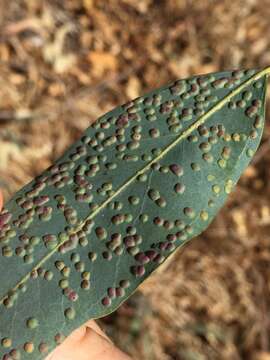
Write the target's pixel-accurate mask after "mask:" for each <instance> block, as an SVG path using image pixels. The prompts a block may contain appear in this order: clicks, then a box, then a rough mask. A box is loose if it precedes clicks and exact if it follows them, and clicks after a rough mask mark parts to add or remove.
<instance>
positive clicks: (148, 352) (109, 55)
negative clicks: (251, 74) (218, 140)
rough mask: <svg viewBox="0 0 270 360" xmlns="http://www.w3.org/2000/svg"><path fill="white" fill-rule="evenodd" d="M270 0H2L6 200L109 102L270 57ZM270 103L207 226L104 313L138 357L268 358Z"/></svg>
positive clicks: (0, 93) (0, 121)
mask: <svg viewBox="0 0 270 360" xmlns="http://www.w3.org/2000/svg"><path fill="white" fill-rule="evenodd" d="M269 5H270V1H269V0H243V1H241V0H235V1H233V2H232V1H231V0H223V1H220V0H217V1H215V0H200V1H198V0H139V1H135V0H119V1H117V0H99V1H95V0H76V1H75V0H61V1H60V0H50V1H48V0H47V1H41V0H28V1H26V0H25V1H22V0H16V1H6V0H0V187H1V188H2V190H3V192H4V195H5V199H6V200H8V199H9V198H10V197H11V196H12V195H13V194H14V193H15V192H16V190H18V189H19V188H21V186H22V185H23V184H25V183H27V182H28V181H30V180H31V179H32V178H33V177H34V176H36V175H38V174H39V173H40V172H41V171H42V170H44V169H45V168H47V167H48V166H49V165H50V164H51V163H52V162H53V161H54V160H56V159H57V158H58V157H59V156H60V155H61V154H62V153H63V152H64V151H65V149H66V148H67V146H68V145H69V144H71V143H72V142H74V141H75V140H76V139H78V137H79V136H80V134H81V133H82V132H83V131H84V129H85V128H87V127H88V126H89V124H90V123H91V122H93V121H94V120H95V119H96V118H97V117H98V116H99V115H102V114H103V113H104V112H106V111H109V110H111V109H112V108H113V107H114V106H116V105H120V104H122V103H124V102H126V101H127V100H128V99H132V98H135V97H137V96H138V95H140V94H144V93H145V92H147V91H150V90H152V89H154V88H156V87H159V86H161V85H165V84H167V83H169V82H171V81H173V80H176V79H179V78H184V77H187V76H189V75H194V74H203V73H207V72H212V71H219V70H231V69H237V68H261V67H264V66H267V65H269V64H270V46H269V45H270V40H269V30H270V6H269ZM268 99H269V98H268ZM266 114H267V116H266V128H265V132H264V137H263V141H262V144H261V146H260V148H259V150H258V152H257V154H256V156H255V158H254V160H253V161H252V164H251V165H250V166H249V167H248V169H247V170H246V171H245V173H244V175H243V176H242V178H241V180H240V182H239V184H238V186H237V188H236V190H235V191H234V193H232V194H231V195H230V197H229V200H228V201H227V203H226V205H225V206H224V207H223V209H222V211H221V212H220V213H219V215H218V216H217V218H216V219H215V221H214V222H213V223H212V224H211V226H210V227H209V229H208V230H207V231H205V232H204V233H203V234H202V235H201V236H199V237H197V238H196V239H194V240H193V241H192V242H190V243H189V244H188V245H187V246H186V247H184V248H183V249H181V250H179V251H177V252H176V253H175V255H174V256H173V257H172V258H171V259H170V260H169V261H168V262H166V263H165V265H164V266H162V268H161V269H160V270H158V271H156V272H155V273H154V274H153V275H152V276H151V277H150V278H149V279H148V280H147V281H146V282H145V283H144V284H143V285H142V286H141V287H140V288H139V289H138V291H137V292H136V293H135V294H134V295H133V296H132V297H131V298H130V299H129V300H128V301H127V302H126V303H125V304H124V305H122V306H121V307H120V308H119V310H118V311H117V312H115V313H114V314H112V315H111V316H108V317H107V318H105V319H103V320H102V321H101V324H102V326H103V327H104V328H105V329H106V331H107V333H108V334H109V335H111V336H112V338H113V339H114V341H115V343H116V344H117V345H118V346H119V347H121V348H122V349H123V350H125V351H127V352H128V353H129V354H131V355H132V356H134V359H135V358H136V359H148V360H206V359H213V360H218V359H225V360H226V359H230V360H231V359H232V360H238V359H247V360H269V359H270V318H269V310H270V297H269V292H270V280H269V279H270V266H269V265H270V232H269V230H270V201H269V200H270V182H269V177H270V166H269V165H270V151H269V150H270V146H269V145H270V140H269V139H270V124H269V121H268V120H267V119H268V118H269V115H270V114H269V106H268V110H267V113H266Z"/></svg>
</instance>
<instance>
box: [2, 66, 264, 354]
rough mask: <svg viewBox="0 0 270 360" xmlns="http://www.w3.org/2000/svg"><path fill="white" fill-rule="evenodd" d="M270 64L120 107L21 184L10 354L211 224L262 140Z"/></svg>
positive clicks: (89, 308)
mask: <svg viewBox="0 0 270 360" xmlns="http://www.w3.org/2000/svg"><path fill="white" fill-rule="evenodd" d="M268 73H269V69H264V70H261V71H257V70H245V71H240V70H236V71H232V72H220V73H213V74H207V75H200V76H194V77H191V78H189V79H185V80H178V81H176V82H174V83H173V84H170V85H169V86H165V87H162V88H160V89H158V90H155V91H153V92H151V93H149V94H147V95H145V96H143V97H139V98H137V99H135V100H133V101H130V102H128V103H126V104H125V105H123V106H120V107H117V108H115V109H114V110H112V111H110V112H109V113H107V114H105V115H104V116H102V117H101V118H99V119H98V120H97V121H96V122H95V123H94V124H92V125H91V126H90V127H89V128H88V129H87V130H86V131H85V133H84V134H83V136H82V137H81V139H80V140H78V141H77V142H76V143H74V144H73V145H72V146H71V147H70V148H69V149H68V150H67V151H66V152H65V154H64V155H63V156H62V157H61V158H60V159H58V160H57V161H56V163H55V164H54V165H53V166H51V167H50V168H48V169H47V170H46V171H44V172H43V173H42V174H41V175H40V176H38V177H37V178H36V179H34V180H33V181H32V182H30V183H29V184H27V185H26V186H25V187H23V188H22V189H21V190H20V191H18V192H17V193H16V194H15V195H14V197H13V198H12V199H11V200H10V201H9V202H8V203H7V204H6V205H5V207H4V209H3V210H2V212H1V213H0V243H1V259H0V274H1V275H0V276H1V278H0V283H1V287H0V292H1V296H0V298H1V305H0V306H1V310H0V316H1V318H0V334H1V339H0V340H1V345H0V355H1V359H4V360H7V359H29V360H32V359H35V360H39V359H44V358H45V357H46V356H47V354H48V353H49V352H51V351H52V350H53V348H54V347H56V346H57V345H58V344H59V343H61V342H62V341H63V339H64V338H65V337H66V336H68V335H69V334H70V333H71V332H72V331H73V330H74V329H75V328H77V327H79V326H80V325H81V324H83V323H84V322H85V321H87V320H89V319H90V318H92V319H96V318H100V317H102V316H105V315H107V314H109V313H111V312H112V311H114V310H115V309H117V307H118V306H119V305H120V304H121V303H122V302H123V301H125V300H126V299H127V298H128V297H129V296H130V295H131V294H132V293H133V292H134V291H135V289H136V288H137V287H138V285H139V284H140V283H141V282H142V281H143V280H144V279H145V278H147V277H148V276H149V275H150V274H151V273H152V272H153V271H154V270H155V269H156V268H157V267H158V266H159V265H160V264H161V263H162V262H163V261H165V260H166V258H167V257H168V256H169V255H170V254H172V252H173V251H174V250H175V249H177V248H178V247H180V246H182V245H183V244H185V243H187V241H188V240H190V239H191V238H193V237H194V236H196V235H198V234H200V233H201V232H202V231H203V230H204V229H205V228H206V227H207V226H208V225H209V224H210V222H211V221H212V220H213V218H214V216H215V215H216V214H217V212H218V210H219V209H220V207H221V206H222V205H223V204H224V202H225V200H226V197H227V195H228V194H229V193H230V192H231V191H232V190H233V188H234V186H235V184H236V183H237V181H238V179H239V177H240V175H241V173H242V172H243V171H244V169H245V168H246V166H247V165H248V164H249V162H250V160H251V158H252V156H253V154H254V153H255V151H256V149H257V147H258V145H259V142H260V139H261V136H262V132H263V126H264V115H265V114H264V113H265V92H266V78H267V74H268ZM61 136H64V134H61ZM176 276H177V274H176ZM164 290H165V291H166V289H164Z"/></svg>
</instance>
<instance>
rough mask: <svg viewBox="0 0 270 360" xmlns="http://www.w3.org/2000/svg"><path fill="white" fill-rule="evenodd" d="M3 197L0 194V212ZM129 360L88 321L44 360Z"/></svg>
mask: <svg viewBox="0 0 270 360" xmlns="http://www.w3.org/2000/svg"><path fill="white" fill-rule="evenodd" d="M2 207H3V195H2V193H1V192H0V211H1V209H2ZM74 359H76V360H131V358H130V357H129V356H128V355H126V354H124V353H123V352H122V351H121V350H120V349H118V348H117V347H116V346H114V344H113V342H112V341H111V340H110V339H109V338H108V336H107V335H106V334H105V333H104V332H103V331H102V330H101V328H100V327H99V326H98V325H97V323H96V322H95V321H94V320H89V321H87V322H86V323H85V324H83V325H82V326H81V327H79V328H78V329H76V330H75V331H73V332H72V333H71V334H70V335H69V336H68V337H67V338H66V339H65V340H64V341H63V343H62V344H61V345H59V346H58V347H56V348H55V349H54V351H53V352H51V353H50V354H49V355H48V356H47V357H46V359H45V360H74Z"/></svg>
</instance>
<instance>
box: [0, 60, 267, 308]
mask: <svg viewBox="0 0 270 360" xmlns="http://www.w3.org/2000/svg"><path fill="white" fill-rule="evenodd" d="M269 74H270V66H269V67H266V68H265V69H263V70H261V71H259V72H257V73H255V74H254V75H252V76H251V77H250V78H249V79H247V80H246V81H244V82H243V83H242V84H241V85H239V86H238V87H237V88H235V89H234V90H232V91H231V92H230V93H229V94H227V95H226V96H224V98H222V99H221V100H220V101H219V102H217V103H216V104H215V105H214V106H213V107H212V108H211V109H209V110H208V112H207V113H205V114H203V115H202V116H200V117H199V118H198V119H197V120H196V121H195V122H194V123H193V124H192V125H190V126H189V127H188V128H187V129H186V130H184V131H183V132H182V133H181V134H180V135H179V136H178V137H177V138H176V139H175V140H174V141H172V142H171V143H170V144H169V145H167V146H166V147H165V148H164V149H163V150H162V151H161V153H160V154H159V155H158V156H156V157H155V158H154V159H152V160H151V161H150V162H149V163H148V164H146V165H145V166H144V167H143V168H141V169H140V170H138V171H137V172H136V173H135V175H133V176H131V177H130V178H129V179H128V180H127V181H126V182H125V183H124V184H122V185H121V186H120V187H119V188H118V189H117V190H116V191H115V192H114V193H113V194H112V195H111V196H109V197H108V198H107V199H106V200H104V201H103V202H102V203H101V204H100V205H99V207H97V209H96V210H94V211H93V212H92V213H91V214H90V215H89V216H87V217H86V218H85V219H84V220H82V221H81V222H80V223H79V224H78V225H77V226H75V227H74V228H73V229H72V230H71V231H70V232H69V234H73V233H76V232H77V231H79V230H81V229H82V227H83V226H84V225H85V223H86V221H88V220H91V219H93V218H94V217H95V216H96V215H97V214H99V213H100V211H102V210H103V209H104V208H105V207H106V206H107V205H108V204H109V203H110V202H111V201H112V200H113V199H114V198H115V197H117V196H118V195H119V194H120V193H121V192H123V191H124V190H125V189H126V188H127V187H128V186H129V185H130V184H132V183H133V181H135V180H136V178H137V177H138V176H139V175H141V174H143V173H145V172H146V171H147V170H149V168H150V167H151V165H152V164H154V163H156V162H157V161H159V160H161V159H162V158H163V157H164V156H165V155H166V154H167V153H168V152H169V151H170V150H172V149H173V148H174V147H175V146H176V145H177V144H178V143H180V142H181V141H182V140H183V139H186V138H187V137H188V136H189V135H190V134H191V133H192V132H193V131H194V130H196V129H197V128H198V127H199V126H200V125H202V124H204V123H205V122H206V120H207V119H208V118H209V117H211V116H212V115H213V114H215V113H216V112H217V111H218V110H219V109H221V108H222V107H223V106H224V105H225V104H227V103H228V102H229V101H230V100H231V99H232V98H233V97H234V96H236V95H238V94H239V93H240V92H241V91H242V90H243V89H245V88H246V87H247V86H249V85H250V84H251V83H252V82H254V81H256V80H259V79H260V78H262V77H263V76H268V75H269ZM65 241H66V240H63V241H61V242H60V243H59V244H58V245H57V246H56V247H55V248H54V249H53V250H51V251H50V252H49V253H48V254H47V255H45V256H44V257H43V258H42V259H41V260H40V261H39V262H38V263H37V264H36V265H35V266H34V267H33V268H32V269H31V270H30V271H29V272H28V273H27V274H26V275H25V276H24V277H23V278H22V279H21V280H20V281H19V282H18V283H17V284H16V285H15V286H14V287H13V288H12V289H11V290H9V291H16V290H17V288H18V287H19V286H20V285H21V284H23V283H25V282H26V281H27V280H28V279H29V278H30V275H31V273H32V272H33V271H35V270H37V269H38V268H39V267H40V266H41V265H42V264H44V263H45V262H46V261H47V260H48V259H49V258H50V257H51V256H52V255H53V254H54V253H55V252H56V251H57V250H58V248H59V247H60V246H61V245H63V244H64V243H65ZM6 297H7V294H5V295H3V297H2V298H1V299H0V304H2V303H3V301H4V299H5V298H6Z"/></svg>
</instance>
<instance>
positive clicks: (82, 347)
mask: <svg viewBox="0 0 270 360" xmlns="http://www.w3.org/2000/svg"><path fill="white" fill-rule="evenodd" d="M81 335H82V334H81V332H80V331H78V330H77V331H75V332H74V333H73V334H71V336H69V337H68V338H67V339H66V340H65V341H64V342H63V343H62V344H61V345H60V346H58V347H57V348H56V349H55V350H54V351H53V352H52V353H51V354H50V355H49V356H48V357H47V358H46V360H62V359H65V360H74V359H78V360H89V359H93V360H112V359H114V360H131V359H130V357H129V356H128V355H126V354H124V353H123V352H122V351H121V350H119V349H118V348H116V347H115V346H114V345H113V344H112V343H111V342H110V341H108V340H107V339H106V338H105V337H104V334H102V333H99V332H96V331H95V330H93V328H92V327H86V328H84V334H83V336H81Z"/></svg>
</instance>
